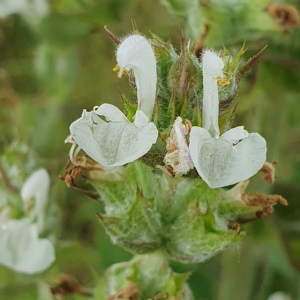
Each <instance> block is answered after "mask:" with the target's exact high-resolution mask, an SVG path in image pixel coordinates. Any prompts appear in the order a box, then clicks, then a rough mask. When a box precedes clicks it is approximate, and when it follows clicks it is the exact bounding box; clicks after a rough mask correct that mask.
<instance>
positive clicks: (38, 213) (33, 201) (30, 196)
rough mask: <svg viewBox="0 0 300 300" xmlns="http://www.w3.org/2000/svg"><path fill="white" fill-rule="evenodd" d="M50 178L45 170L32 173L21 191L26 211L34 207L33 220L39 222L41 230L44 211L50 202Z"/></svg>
mask: <svg viewBox="0 0 300 300" xmlns="http://www.w3.org/2000/svg"><path fill="white" fill-rule="evenodd" d="M49 187H50V177H49V174H48V172H47V171H46V170H45V169H39V170H37V171H35V172H34V173H32V174H31V175H30V176H29V178H28V179H27V180H26V181H25V183H24V184H23V186H22V189H21V198H22V199H23V202H24V207H25V209H28V208H29V207H31V206H32V207H33V210H32V218H33V219H34V220H37V221H38V225H39V227H40V229H41V228H42V227H43V220H44V210H45V206H46V204H47V201H48V193H49Z"/></svg>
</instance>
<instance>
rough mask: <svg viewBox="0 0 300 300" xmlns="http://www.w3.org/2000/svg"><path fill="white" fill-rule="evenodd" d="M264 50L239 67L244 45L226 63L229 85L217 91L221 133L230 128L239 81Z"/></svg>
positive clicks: (225, 71) (225, 51)
mask: <svg viewBox="0 0 300 300" xmlns="http://www.w3.org/2000/svg"><path fill="white" fill-rule="evenodd" d="M265 49H266V47H264V48H263V49H262V50H261V51H259V52H258V53H257V54H256V55H255V56H253V57H252V58H250V59H249V60H248V61H247V63H246V64H244V65H242V66H241V59H242V57H243V55H244V53H245V51H246V49H245V45H243V47H242V48H241V50H240V51H239V52H238V54H237V55H236V56H235V57H232V58H231V59H228V63H227V64H225V67H224V70H223V71H224V74H225V75H227V76H228V77H227V78H228V79H230V84H229V85H227V86H223V87H221V88H220V90H219V97H220V113H219V127H220V129H221V133H224V132H225V131H227V130H229V129H230V128H231V123H232V121H233V119H234V114H235V111H236V107H237V104H238V99H237V97H236V95H237V92H238V89H239V85H240V81H241V79H242V78H243V77H244V76H245V75H246V74H247V73H248V72H249V71H250V69H251V67H252V66H253V64H254V63H255V62H256V61H257V59H258V58H259V57H260V55H261V54H262V52H263V51H264V50H265ZM224 53H225V54H226V56H227V54H228V51H227V50H226V49H225V48H224ZM225 54H223V55H225Z"/></svg>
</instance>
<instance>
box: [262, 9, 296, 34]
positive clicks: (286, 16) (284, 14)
mask: <svg viewBox="0 0 300 300" xmlns="http://www.w3.org/2000/svg"><path fill="white" fill-rule="evenodd" d="M265 10H266V12H267V13H268V14H269V15H270V16H271V17H272V18H273V19H276V20H277V21H278V23H279V25H280V26H281V27H283V28H290V27H298V26H299V25H300V17H299V12H298V10H297V9H296V8H295V7H294V6H292V5H286V4H279V3H270V4H268V5H267V7H266V8H265Z"/></svg>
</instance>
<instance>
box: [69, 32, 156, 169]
mask: <svg viewBox="0 0 300 300" xmlns="http://www.w3.org/2000/svg"><path fill="white" fill-rule="evenodd" d="M117 61H118V64H119V66H120V72H119V77H120V76H121V75H122V73H123V72H124V70H126V71H129V70H131V69H132V70H133V72H134V75H135V81H136V86H137V96H138V109H137V111H136V114H135V116H134V122H133V123H131V122H130V121H129V120H128V119H127V118H126V116H125V115H124V114H123V113H122V112H121V111H120V110H119V109H118V108H117V107H115V106H113V105H111V104H102V105H101V106H100V107H95V108H94V111H93V112H86V111H85V110H84V111H83V114H82V117H81V118H80V119H78V120H77V121H75V122H74V123H72V124H71V126H70V132H71V136H72V138H73V139H74V140H75V142H76V143H77V144H78V145H79V147H80V148H82V149H83V150H84V151H85V152H86V153H87V154H88V155H89V156H90V157H91V158H93V159H94V160H95V161H97V162H98V163H99V164H101V165H102V166H103V167H104V168H106V169H107V170H110V169H113V168H114V167H117V166H121V165H124V164H126V163H129V162H132V161H134V160H136V159H138V158H140V157H142V156H143V155H145V154H146V153H147V152H148V151H149V150H150V148H151V147H152V145H153V144H154V143H155V142H156V139H157V136H158V131H157V129H156V126H155V125H154V123H152V122H149V121H150V118H151V116H152V111H153V107H154V103H155V93H156V61H155V57H154V52H153V50H152V48H151V45H150V44H149V42H148V41H147V40H146V39H145V38H144V37H142V36H140V35H131V36H129V37H127V38H126V39H125V40H124V41H123V42H122V43H121V44H120V46H119V48H118V50H117ZM98 115H100V116H102V117H104V118H105V119H106V121H107V122H106V121H104V120H102V119H101V118H99V117H98Z"/></svg>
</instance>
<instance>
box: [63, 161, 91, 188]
mask: <svg viewBox="0 0 300 300" xmlns="http://www.w3.org/2000/svg"><path fill="white" fill-rule="evenodd" d="M84 171H85V170H84V168H83V167H80V166H78V167H77V166H75V167H73V168H71V169H70V170H68V171H67V172H66V173H65V175H59V178H60V179H61V180H64V181H65V183H66V186H67V187H68V188H69V187H71V186H74V181H75V179H76V178H77V177H78V176H79V175H81V174H82V172H84Z"/></svg>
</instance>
